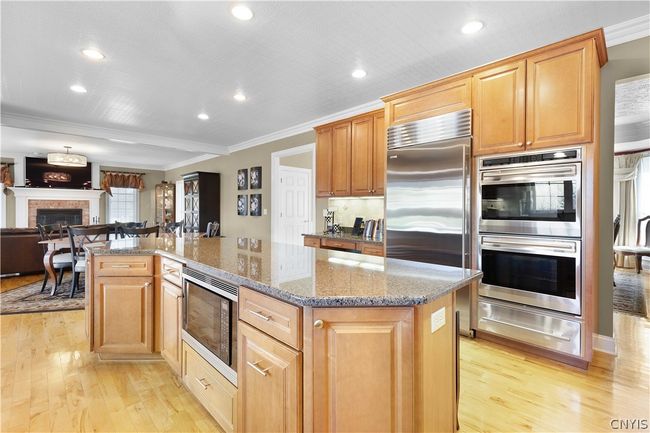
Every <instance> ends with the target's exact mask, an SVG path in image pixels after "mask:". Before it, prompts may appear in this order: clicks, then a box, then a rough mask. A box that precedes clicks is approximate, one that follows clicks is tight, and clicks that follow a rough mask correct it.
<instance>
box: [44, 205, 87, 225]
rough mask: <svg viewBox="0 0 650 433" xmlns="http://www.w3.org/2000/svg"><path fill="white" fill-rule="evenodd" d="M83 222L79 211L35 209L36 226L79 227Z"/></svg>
mask: <svg viewBox="0 0 650 433" xmlns="http://www.w3.org/2000/svg"><path fill="white" fill-rule="evenodd" d="M82 221H83V211H82V210H81V209H37V210H36V222H37V223H38V224H62V225H64V226H65V225H71V226H74V225H80V224H82Z"/></svg>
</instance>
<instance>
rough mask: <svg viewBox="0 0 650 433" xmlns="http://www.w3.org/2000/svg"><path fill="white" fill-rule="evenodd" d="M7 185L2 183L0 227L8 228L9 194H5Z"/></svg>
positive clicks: (0, 192)
mask: <svg viewBox="0 0 650 433" xmlns="http://www.w3.org/2000/svg"><path fill="white" fill-rule="evenodd" d="M5 188H6V186H5V185H4V183H1V184H0V228H3V229H4V228H7V195H6V194H5Z"/></svg>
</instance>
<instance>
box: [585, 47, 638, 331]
mask: <svg viewBox="0 0 650 433" xmlns="http://www.w3.org/2000/svg"><path fill="white" fill-rule="evenodd" d="M607 52H608V56H609V62H608V63H607V64H606V65H605V66H604V67H603V69H602V72H601V86H600V91H601V93H600V95H601V96H600V178H599V179H600V182H599V187H600V214H599V217H600V259H599V269H598V281H599V286H600V289H599V296H598V333H599V334H602V335H607V336H612V334H613V325H612V321H613V307H612V296H613V295H612V291H613V290H612V289H613V287H612V260H613V258H612V256H613V252H612V237H613V231H614V229H613V220H614V216H613V186H614V181H613V179H614V83H615V82H616V80H620V79H623V78H628V77H634V76H636V75H641V74H647V73H648V72H650V38H643V39H638V40H636V41H631V42H627V43H625V44H621V45H616V46H614V47H611V48H609V49H608V50H607Z"/></svg>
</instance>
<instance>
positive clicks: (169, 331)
mask: <svg viewBox="0 0 650 433" xmlns="http://www.w3.org/2000/svg"><path fill="white" fill-rule="evenodd" d="M161 286H162V287H161V288H162V290H161V297H162V304H161V308H160V323H161V325H160V327H161V338H160V354H161V355H162V356H163V358H165V360H166V361H167V362H168V363H169V365H170V367H171V368H172V370H174V372H175V373H176V374H179V375H180V374H181V332H180V331H181V326H182V322H183V291H182V290H181V288H180V287H178V286H176V285H174V284H172V283H170V282H168V281H163V282H162V284H161Z"/></svg>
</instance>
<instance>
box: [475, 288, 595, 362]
mask: <svg viewBox="0 0 650 433" xmlns="http://www.w3.org/2000/svg"><path fill="white" fill-rule="evenodd" d="M478 329H480V330H482V331H487V332H491V333H492V334H497V335H501V336H503V337H507V338H511V339H513V340H518V341H521V342H524V343H528V344H533V345H536V346H540V347H544V348H547V349H551V350H555V351H558V352H564V353H568V354H569V355H574V356H581V355H582V350H581V340H582V339H581V333H582V326H581V323H580V322H579V321H574V320H567V319H564V318H560V317H555V316H552V315H550V314H544V313H542V312H541V311H539V312H538V311H535V310H530V309H524V308H518V307H515V306H511V305H504V304H501V303H497V302H489V301H487V300H481V301H479V303H478Z"/></svg>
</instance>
